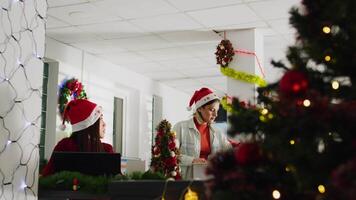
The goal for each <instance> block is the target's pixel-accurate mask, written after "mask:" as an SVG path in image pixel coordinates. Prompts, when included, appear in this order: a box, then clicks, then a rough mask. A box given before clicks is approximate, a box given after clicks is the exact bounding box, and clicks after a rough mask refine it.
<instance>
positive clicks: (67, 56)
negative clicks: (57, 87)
mask: <svg viewBox="0 0 356 200" xmlns="http://www.w3.org/2000/svg"><path fill="white" fill-rule="evenodd" d="M46 57H47V58H50V59H53V60H56V61H58V62H59V73H60V77H59V81H61V80H62V79H63V78H64V77H65V76H66V75H67V76H68V78H71V77H73V76H74V77H76V78H79V79H80V81H82V83H83V84H84V88H85V90H86V92H87V94H88V97H89V99H90V100H92V101H93V102H95V103H97V104H99V105H101V106H103V108H104V119H105V122H106V124H107V129H106V136H105V138H104V141H105V142H108V143H112V131H113V130H112V127H113V108H114V107H113V106H114V96H117V97H120V98H123V99H125V100H126V101H125V105H124V106H125V108H124V109H125V111H126V118H125V122H124V123H125V124H124V126H125V127H124V128H125V129H124V142H125V144H124V148H125V149H124V155H125V156H129V157H140V158H141V159H148V157H147V155H148V154H150V151H151V147H150V145H149V142H148V141H150V140H151V137H150V134H149V133H148V130H149V127H148V117H147V110H146V99H147V98H152V96H153V95H154V94H155V95H158V96H161V97H162V99H163V111H162V116H163V118H164V119H167V120H168V121H170V122H171V123H172V125H173V124H175V123H176V122H178V121H180V120H183V119H186V118H187V117H188V116H189V113H188V112H187V111H186V106H187V104H188V101H189V98H190V97H189V95H188V94H186V93H183V92H180V91H178V90H176V89H174V88H170V87H167V86H165V85H162V84H160V83H158V82H155V81H153V80H151V79H149V78H147V77H145V76H142V75H140V74H137V73H135V72H132V71H130V70H128V69H126V68H123V67H121V66H118V65H115V64H112V63H110V62H107V61H105V60H103V59H101V58H98V57H96V56H94V55H91V54H88V53H84V52H83V51H81V50H79V49H76V48H73V47H70V46H68V45H65V44H62V43H59V42H57V41H55V40H53V39H50V38H46ZM147 152H149V153H148V154H147ZM147 162H149V160H148V161H147Z"/></svg>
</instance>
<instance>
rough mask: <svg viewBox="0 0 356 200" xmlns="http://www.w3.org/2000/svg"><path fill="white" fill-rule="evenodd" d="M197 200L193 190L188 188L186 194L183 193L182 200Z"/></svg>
mask: <svg viewBox="0 0 356 200" xmlns="http://www.w3.org/2000/svg"><path fill="white" fill-rule="evenodd" d="M198 199H199V198H198V194H197V193H196V192H194V191H193V190H191V189H190V188H188V191H187V193H185V195H184V200H198Z"/></svg>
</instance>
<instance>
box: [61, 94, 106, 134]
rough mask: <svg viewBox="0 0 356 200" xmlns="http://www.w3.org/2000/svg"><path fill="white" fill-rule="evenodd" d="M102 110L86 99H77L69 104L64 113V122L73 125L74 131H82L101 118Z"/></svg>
mask: <svg viewBox="0 0 356 200" xmlns="http://www.w3.org/2000/svg"><path fill="white" fill-rule="evenodd" d="M101 114H102V108H101V106H98V105H96V104H95V103H93V102H90V101H88V100H86V99H75V100H72V101H70V102H69V103H68V105H67V106H66V108H65V110H64V113H63V123H64V121H69V122H70V123H71V124H72V131H73V132H76V131H81V130H83V129H86V128H88V127H89V126H91V125H93V124H94V123H95V122H96V121H97V120H98V119H99V118H100V116H101Z"/></svg>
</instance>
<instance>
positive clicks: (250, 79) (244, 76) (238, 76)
mask: <svg viewBox="0 0 356 200" xmlns="http://www.w3.org/2000/svg"><path fill="white" fill-rule="evenodd" d="M220 71H221V73H222V74H224V75H225V76H228V77H230V78H233V79H235V80H239V81H244V82H247V83H253V84H257V85H258V86H260V87H265V86H266V85H267V82H266V81H265V80H264V79H262V78H261V77H259V76H257V75H252V74H248V73H246V72H241V71H236V70H234V69H232V68H230V67H220Z"/></svg>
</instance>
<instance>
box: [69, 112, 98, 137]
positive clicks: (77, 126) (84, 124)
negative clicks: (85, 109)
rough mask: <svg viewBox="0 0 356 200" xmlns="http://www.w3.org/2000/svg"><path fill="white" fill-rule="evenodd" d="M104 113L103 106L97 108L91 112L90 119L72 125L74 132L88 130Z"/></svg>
mask: <svg viewBox="0 0 356 200" xmlns="http://www.w3.org/2000/svg"><path fill="white" fill-rule="evenodd" d="M102 113H103V111H102V107H101V106H96V107H95V108H94V110H93V111H92V112H91V114H90V115H89V117H87V118H86V119H85V120H83V121H81V122H78V123H76V124H72V132H77V131H81V130H84V129H86V128H88V127H89V126H91V125H93V124H94V123H95V122H96V121H97V120H98V119H99V118H100V116H101V114H102Z"/></svg>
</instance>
